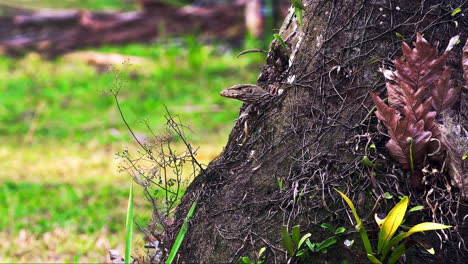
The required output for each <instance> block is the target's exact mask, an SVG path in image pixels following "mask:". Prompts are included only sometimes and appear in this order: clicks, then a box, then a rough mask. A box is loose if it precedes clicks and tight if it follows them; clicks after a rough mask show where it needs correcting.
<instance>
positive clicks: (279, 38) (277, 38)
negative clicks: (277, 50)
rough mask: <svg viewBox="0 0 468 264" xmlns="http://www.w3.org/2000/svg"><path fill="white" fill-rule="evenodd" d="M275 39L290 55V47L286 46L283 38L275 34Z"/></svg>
mask: <svg viewBox="0 0 468 264" xmlns="http://www.w3.org/2000/svg"><path fill="white" fill-rule="evenodd" d="M273 37H274V38H275V39H276V40H278V42H279V43H280V44H281V47H283V49H284V50H285V51H286V52H288V53H289V50H288V47H287V46H286V43H285V42H284V40H283V38H282V37H281V36H280V35H279V34H273Z"/></svg>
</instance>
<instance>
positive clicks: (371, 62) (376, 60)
mask: <svg viewBox="0 0 468 264" xmlns="http://www.w3.org/2000/svg"><path fill="white" fill-rule="evenodd" d="M381 60H382V58H380V57H377V58H373V59H371V60H369V61H368V62H367V64H369V65H370V64H374V63H376V62H379V61H381ZM372 146H374V148H375V145H374V144H372V145H371V146H370V147H369V148H371V147H372Z"/></svg>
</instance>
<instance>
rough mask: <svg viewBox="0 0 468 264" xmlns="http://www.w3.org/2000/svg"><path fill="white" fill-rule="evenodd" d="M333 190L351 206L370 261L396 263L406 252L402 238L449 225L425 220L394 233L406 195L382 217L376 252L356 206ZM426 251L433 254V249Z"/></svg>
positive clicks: (377, 263)
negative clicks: (403, 230)
mask: <svg viewBox="0 0 468 264" xmlns="http://www.w3.org/2000/svg"><path fill="white" fill-rule="evenodd" d="M335 191H337V192H338V193H339V194H340V195H341V197H342V198H343V200H345V202H346V203H347V204H348V206H349V207H350V208H351V211H352V212H353V215H354V219H355V220H356V222H357V225H356V229H357V230H358V231H359V233H360V234H361V238H362V241H363V243H364V247H365V249H366V253H367V258H368V259H369V260H370V261H371V262H372V263H376V264H380V263H384V262H385V261H386V263H389V264H392V263H396V262H397V261H398V259H399V258H400V257H401V256H402V255H403V254H404V253H405V252H406V249H407V240H404V239H405V238H407V237H409V236H410V235H412V234H414V233H418V232H424V231H429V230H439V229H445V228H450V227H451V226H446V225H443V224H438V223H431V222H426V223H420V224H417V225H415V226H413V227H411V228H410V229H409V230H408V231H406V232H402V233H399V234H398V235H395V234H396V231H397V230H398V228H399V227H401V224H402V223H403V220H404V217H405V215H406V209H407V207H408V202H409V199H408V197H407V196H405V197H403V198H402V199H401V200H400V202H399V203H398V204H397V205H395V207H393V209H392V210H391V211H390V212H389V214H388V215H387V217H386V218H385V219H383V222H382V226H381V229H380V232H379V239H378V245H377V251H376V253H374V251H373V249H372V246H371V243H370V241H369V238H368V236H367V232H366V230H365V229H364V227H363V226H362V221H361V219H360V218H359V216H358V215H357V212H356V208H355V207H354V204H353V202H352V201H351V200H350V199H349V198H348V196H346V195H345V194H344V193H342V192H340V191H338V190H336V189H335ZM395 246H396V247H395ZM428 251H429V252H430V253H432V254H433V251H431V250H428ZM389 254H390V255H389ZM387 256H388V258H387Z"/></svg>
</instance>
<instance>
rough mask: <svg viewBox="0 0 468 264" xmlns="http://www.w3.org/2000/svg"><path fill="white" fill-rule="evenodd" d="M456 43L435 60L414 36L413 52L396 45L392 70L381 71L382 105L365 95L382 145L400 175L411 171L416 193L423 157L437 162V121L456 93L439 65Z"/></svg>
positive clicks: (440, 153)
mask: <svg viewBox="0 0 468 264" xmlns="http://www.w3.org/2000/svg"><path fill="white" fill-rule="evenodd" d="M457 40H458V37H454V38H452V40H451V42H450V44H449V47H448V48H447V49H446V51H445V52H444V53H443V54H442V55H441V56H439V57H436V55H437V49H436V48H433V47H431V45H430V44H429V43H428V42H427V41H426V40H425V39H424V38H423V37H422V36H421V35H420V34H417V38H416V42H414V43H413V44H414V46H415V47H414V48H413V49H411V48H410V46H409V45H408V44H406V43H405V42H403V43H402V52H403V56H401V57H397V58H396V59H395V68H396V69H395V70H394V71H391V70H386V69H383V70H382V72H383V74H384V76H385V78H386V79H387V83H386V87H387V93H388V105H387V104H386V103H385V102H384V101H383V100H382V99H381V98H380V97H378V96H377V95H376V94H374V93H371V96H372V99H373V100H374V102H375V105H376V108H377V112H376V115H377V118H378V119H379V120H381V121H382V122H383V123H384V125H385V126H386V127H387V129H388V134H389V136H390V141H388V142H387V144H386V145H385V146H386V148H387V149H388V151H389V152H390V154H391V155H392V157H393V158H394V159H395V160H397V161H398V162H399V163H400V164H401V165H402V166H403V168H404V169H408V170H410V171H411V178H410V181H411V185H412V187H413V188H414V189H419V188H421V187H422V186H421V178H422V177H421V172H420V169H421V168H422V167H423V165H424V164H425V162H426V160H427V158H428V157H431V158H432V159H439V160H440V159H443V158H444V153H445V150H446V149H447V148H449V147H450V146H447V143H446V141H444V140H442V136H441V132H440V130H439V126H438V120H441V119H442V113H444V111H446V110H448V109H450V107H451V106H452V105H453V104H454V103H455V101H456V100H457V98H458V94H459V93H460V89H461V87H453V85H452V81H451V79H450V75H451V72H452V69H451V68H450V67H448V66H446V65H445V62H446V60H447V57H448V55H449V51H450V49H451V48H452V47H453V45H454V44H455V43H456V42H457Z"/></svg>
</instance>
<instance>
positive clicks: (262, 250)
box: [258, 247, 266, 258]
mask: <svg viewBox="0 0 468 264" xmlns="http://www.w3.org/2000/svg"><path fill="white" fill-rule="evenodd" d="M265 251H266V247H262V248H261V249H260V250H259V251H258V258H261V257H262V256H263V254H264V253H265Z"/></svg>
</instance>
